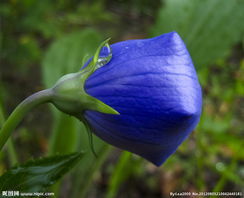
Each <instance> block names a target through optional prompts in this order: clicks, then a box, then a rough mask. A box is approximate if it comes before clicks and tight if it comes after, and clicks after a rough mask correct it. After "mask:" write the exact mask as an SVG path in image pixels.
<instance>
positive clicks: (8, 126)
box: [0, 89, 52, 150]
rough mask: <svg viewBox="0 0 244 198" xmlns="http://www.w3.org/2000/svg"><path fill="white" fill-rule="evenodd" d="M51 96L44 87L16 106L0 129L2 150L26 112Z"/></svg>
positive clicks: (50, 92)
mask: <svg viewBox="0 0 244 198" xmlns="http://www.w3.org/2000/svg"><path fill="white" fill-rule="evenodd" d="M51 97H52V91H51V90H50V89H46V90H43V91H39V92H37V93H35V94H33V95H31V96H29V97H28V98H26V99H25V100H24V101H23V102H21V103H20V104H19V105H18V106H17V107H16V109H15V110H14V111H13V113H12V114H11V115H10V116H9V117H8V119H7V121H6V122H5V123H4V125H3V127H2V129H1V131H0V150H2V148H3V146H4V145H5V143H6V142H7V140H8V138H9V136H10V135H11V132H12V131H13V130H14V129H15V128H16V127H17V125H18V124H19V123H20V122H21V120H22V119H23V118H24V116H25V115H26V113H28V112H29V111H30V110H31V109H32V108H34V107H36V106H37V105H39V104H42V103H46V102H50V101H51Z"/></svg>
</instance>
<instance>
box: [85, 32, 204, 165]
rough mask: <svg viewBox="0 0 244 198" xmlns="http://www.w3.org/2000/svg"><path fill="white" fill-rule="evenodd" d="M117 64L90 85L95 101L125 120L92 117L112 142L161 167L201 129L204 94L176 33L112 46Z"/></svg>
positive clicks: (99, 115) (89, 118)
mask: <svg viewBox="0 0 244 198" xmlns="http://www.w3.org/2000/svg"><path fill="white" fill-rule="evenodd" d="M111 48H112V53H113V56H112V59H111V60H110V62H109V63H108V64H106V65H105V66H103V67H101V68H99V69H97V70H96V71H95V72H94V73H93V74H91V76H90V77H89V78H88V79H87V81H86V82H85V90H86V92H87V93H88V94H89V95H91V96H92V97H94V98H96V99H98V100H100V101H102V102H103V103H105V104H107V105H109V106H110V107H112V108H113V109H115V110H117V111H118V112H119V113H120V115H112V114H104V113H100V112H96V111H90V110H88V111H86V112H85V118H86V120H87V121H88V122H89V124H90V125H91V126H92V128H93V131H94V133H95V134H96V135H97V136H99V137H100V138H102V139H103V140H105V141H106V142H108V143H110V144H112V145H114V146H116V147H119V148H121V149H125V150H128V151H131V152H133V153H136V154H138V155H140V156H142V157H144V158H145V159H147V160H149V161H151V162H152V163H154V164H155V165H158V166H159V165H161V164H162V163H163V162H164V161H165V160H166V159H167V158H168V157H169V156H170V155H171V154H172V153H174V152H175V151H176V149H177V147H178V146H179V145H180V144H181V143H182V142H183V141H184V140H185V139H186V138H187V137H188V135H189V134H190V133H191V132H192V131H193V129H194V128H195V127H196V125H197V123H198V121H199V119H200V115H201V108H202V93H201V87H200V85H199V82H198V78H197V74H196V71H195V69H194V66H193V63H192V60H191V57H190V55H189V53H188V51H187V49H186V46H185V44H184V42H183V41H182V39H181V38H180V36H179V35H178V34H177V33H176V32H171V33H167V34H163V35H161V36H158V37H155V38H151V39H143V40H129V41H124V42H119V43H116V44H113V45H111Z"/></svg>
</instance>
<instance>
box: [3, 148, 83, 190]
mask: <svg viewBox="0 0 244 198" xmlns="http://www.w3.org/2000/svg"><path fill="white" fill-rule="evenodd" d="M82 156H83V154H81V153H74V154H69V155H60V156H52V157H47V158H43V159H38V160H33V161H29V162H27V163H25V164H24V165H20V166H17V167H14V168H11V169H10V170H8V171H7V172H6V173H4V174H3V175H2V176H1V177H0V191H1V192H2V191H8V190H13V189H14V190H15V191H20V192H44V191H45V190H47V188H48V187H49V186H51V185H53V184H54V183H55V182H57V181H58V179H60V178H61V177H62V176H63V175H64V174H65V173H67V172H68V171H69V170H70V169H71V168H72V167H73V166H74V165H76V164H77V163H78V162H79V161H80V160H81V157H82Z"/></svg>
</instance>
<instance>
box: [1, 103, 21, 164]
mask: <svg viewBox="0 0 244 198" xmlns="http://www.w3.org/2000/svg"><path fill="white" fill-rule="evenodd" d="M4 122H5V116H4V110H3V105H2V102H1V101H0V129H1V128H2V125H3V123H4ZM7 151H8V154H9V162H10V164H11V165H14V164H16V163H17V162H18V155H17V153H16V149H15V147H14V143H13V138H9V140H8V142H7Z"/></svg>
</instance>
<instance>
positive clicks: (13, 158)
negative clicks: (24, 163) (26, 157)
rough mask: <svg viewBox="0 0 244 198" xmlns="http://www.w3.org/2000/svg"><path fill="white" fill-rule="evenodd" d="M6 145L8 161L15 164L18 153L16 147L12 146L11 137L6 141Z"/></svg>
mask: <svg viewBox="0 0 244 198" xmlns="http://www.w3.org/2000/svg"><path fill="white" fill-rule="evenodd" d="M7 146H8V154H9V161H10V164H11V166H13V165H15V164H17V163H18V155H17V153H16V149H15V147H14V142H13V138H11V137H10V138H9V140H8V142H7Z"/></svg>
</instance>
